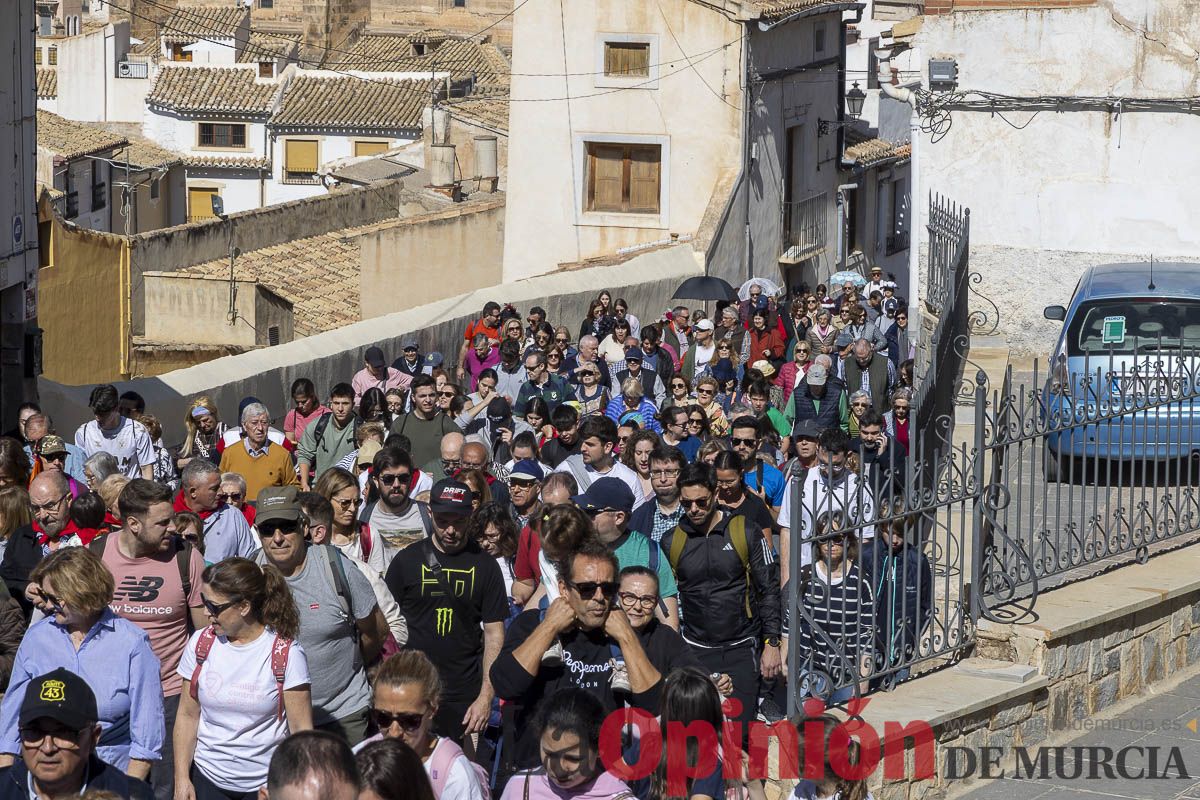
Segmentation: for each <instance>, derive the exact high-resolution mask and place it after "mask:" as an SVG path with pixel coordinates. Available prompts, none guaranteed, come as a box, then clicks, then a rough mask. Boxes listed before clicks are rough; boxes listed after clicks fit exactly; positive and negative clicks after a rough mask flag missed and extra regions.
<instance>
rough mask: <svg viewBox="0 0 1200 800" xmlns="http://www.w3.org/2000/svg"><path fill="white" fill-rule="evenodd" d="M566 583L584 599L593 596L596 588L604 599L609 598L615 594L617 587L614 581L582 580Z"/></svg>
mask: <svg viewBox="0 0 1200 800" xmlns="http://www.w3.org/2000/svg"><path fill="white" fill-rule="evenodd" d="M566 584H567V586H570V587H571V588H572V589H574V590H575V591H577V592H579V596H580V597H582V598H584V599H585V600H586V599H591V598H593V597H595V596H596V590H597V589H599V590H600V593H601V594H603V595H604V597H605V599H608V600H611V599H613V597H615V596H616V594H617V588H618V584H617V582H616V581H582V582H580V583H575V582H574V581H566Z"/></svg>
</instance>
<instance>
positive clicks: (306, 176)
mask: <svg viewBox="0 0 1200 800" xmlns="http://www.w3.org/2000/svg"><path fill="white" fill-rule="evenodd" d="M283 182H284V183H299V184H310V185H311V184H315V183H320V182H321V176H320V175H319V174H317V173H316V172H291V171H289V170H284V171H283Z"/></svg>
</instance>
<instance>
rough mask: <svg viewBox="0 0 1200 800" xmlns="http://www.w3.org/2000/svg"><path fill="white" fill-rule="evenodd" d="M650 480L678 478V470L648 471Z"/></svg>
mask: <svg viewBox="0 0 1200 800" xmlns="http://www.w3.org/2000/svg"><path fill="white" fill-rule="evenodd" d="M650 477H651V478H678V477H679V470H678V469H652V470H650Z"/></svg>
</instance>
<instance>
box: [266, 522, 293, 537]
mask: <svg viewBox="0 0 1200 800" xmlns="http://www.w3.org/2000/svg"><path fill="white" fill-rule="evenodd" d="M299 532H300V522H299V521H298V520H280V521H278V522H265V523H263V524H262V525H260V526H259V528H258V536H259V538H260V539H269V538H271V537H272V536H274V535H275V534H276V533H282V534H283V535H284V536H293V535H295V534H297V533H299Z"/></svg>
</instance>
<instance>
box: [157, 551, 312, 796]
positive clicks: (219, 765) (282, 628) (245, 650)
mask: <svg viewBox="0 0 1200 800" xmlns="http://www.w3.org/2000/svg"><path fill="white" fill-rule="evenodd" d="M200 600H201V602H202V603H203V605H204V612H205V614H206V615H207V616H208V619H209V627H207V628H205V629H204V630H200V631H196V632H195V633H194V634H192V638H191V639H190V640H189V641H188V643H187V647H186V648H185V649H184V652H183V658H181V659H180V661H179V670H178V672H179V676H180V677H181V678H182V679H183V691H182V693H181V694H180V696H179V715H178V717H176V720H175V732H174V737H175V738H174V743H175V800H253V799H254V798H255V797H257V795H258V790H259V788H260V787H262V786H263V785H264V784H265V783H266V782H267V767H268V766H269V764H270V762H271V755H272V754H273V753H274V752H275V748H276V747H277V746H278V745H279V743H280V742H282V741H283V740H284V738H286V737H287V735H288V734H289V733H296V732H297V731H306V730H311V729H312V694H311V692H310V681H309V676H308V659H307V658H306V657H305V655H304V650H303V649H302V648H301V647H300V645H299V643H298V642H296V641H295V638H296V636H297V634H298V633H299V631H300V615H299V614H298V613H297V611H296V603H295V602H294V601H293V600H292V593H291V590H290V589H288V584H287V581H286V580H284V577H283V575H281V574H280V573H279V570H277V569H275V567H272V566H269V565H268V566H264V567H260V566H259V565H257V564H255V563H254V562H253V561H249V560H247V559H245V558H229V559H226V560H225V561H222V562H220V563H218V564H213V565H211V566H209V567H207V568H205V570H204V574H203V575H202V576H201V585H200ZM281 678H282V680H280V679H281ZM232 731H236V732H237V733H236V735H231V732H232Z"/></svg>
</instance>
